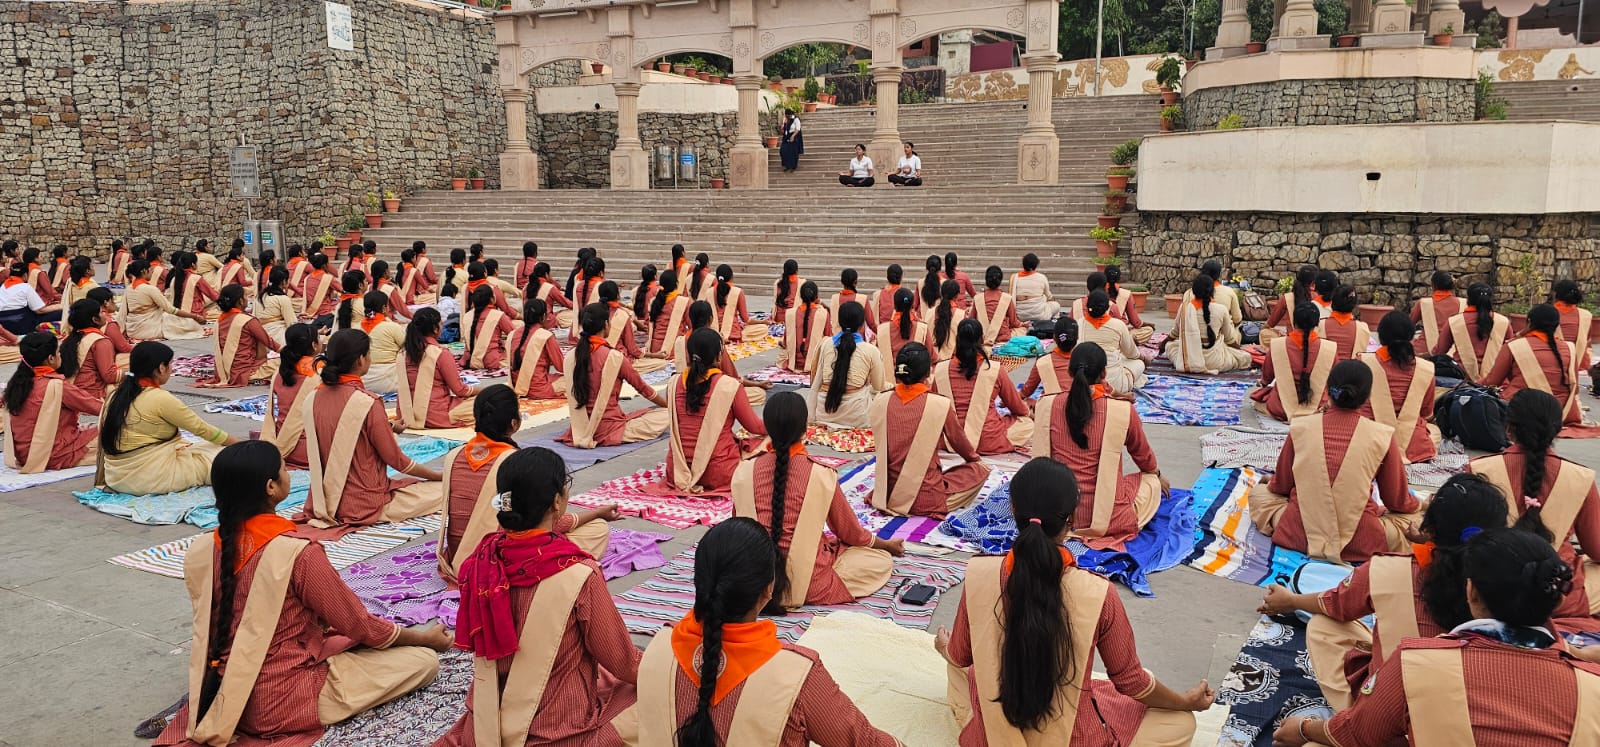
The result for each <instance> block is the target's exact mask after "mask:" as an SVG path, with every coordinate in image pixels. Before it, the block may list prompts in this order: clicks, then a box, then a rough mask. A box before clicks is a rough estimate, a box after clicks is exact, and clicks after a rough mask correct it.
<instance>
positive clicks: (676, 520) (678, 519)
mask: <svg viewBox="0 0 1600 747" xmlns="http://www.w3.org/2000/svg"><path fill="white" fill-rule="evenodd" d="M812 458H813V459H815V460H817V461H818V462H820V463H822V464H826V465H828V466H830V467H834V468H838V467H839V466H840V465H843V464H848V463H849V460H847V459H839V458H836V457H821V456H814V457H812ZM666 475H667V465H666V464H664V463H663V464H658V465H656V466H654V467H649V468H646V469H641V470H639V471H638V472H635V473H633V474H631V475H627V476H624V477H619V478H616V479H615V480H609V481H607V482H604V483H602V484H600V485H599V486H597V487H595V488H594V489H593V490H590V491H588V492H587V493H583V494H581V495H575V496H572V498H571V502H572V505H574V506H582V507H584V508H599V507H601V506H607V505H612V504H615V505H616V507H617V510H618V511H620V512H622V515H624V516H637V517H639V518H641V519H644V520H646V521H653V522H655V523H657V524H661V525H662V526H668V527H672V528H673V529H688V528H689V527H692V526H695V525H698V524H704V525H706V526H715V525H716V524H718V523H720V522H722V521H723V520H724V519H727V518H728V517H730V516H732V515H733V501H732V500H729V499H727V498H699V497H695V496H673V495H659V494H657V493H653V492H650V491H649V490H648V489H647V488H648V486H650V485H654V484H656V483H658V482H661V481H662V480H663V479H665V478H666Z"/></svg>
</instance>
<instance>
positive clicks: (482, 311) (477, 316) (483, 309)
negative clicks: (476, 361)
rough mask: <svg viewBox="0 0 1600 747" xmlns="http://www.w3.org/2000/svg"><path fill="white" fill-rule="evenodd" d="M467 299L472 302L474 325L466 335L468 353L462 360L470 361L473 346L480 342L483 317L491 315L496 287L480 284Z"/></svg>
mask: <svg viewBox="0 0 1600 747" xmlns="http://www.w3.org/2000/svg"><path fill="white" fill-rule="evenodd" d="M467 301H468V303H471V304H472V326H471V328H470V329H469V330H468V334H466V335H464V336H465V337H466V338H467V339H466V340H465V341H464V342H466V344H467V346H466V354H465V355H463V356H462V361H464V362H467V363H470V362H471V361H472V352H473V348H474V347H475V346H476V345H477V344H478V330H479V328H481V327H483V318H484V317H486V316H488V315H489V314H488V310H489V306H490V304H493V303H494V289H492V288H490V287H489V286H487V285H480V286H478V288H477V290H474V291H473V292H472V294H471V295H469V296H468V297H467Z"/></svg>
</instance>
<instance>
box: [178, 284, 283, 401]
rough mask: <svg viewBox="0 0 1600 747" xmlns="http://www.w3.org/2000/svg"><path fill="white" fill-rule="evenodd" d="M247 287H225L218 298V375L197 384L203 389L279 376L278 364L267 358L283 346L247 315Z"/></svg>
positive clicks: (232, 385) (236, 384)
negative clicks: (269, 353)
mask: <svg viewBox="0 0 1600 747" xmlns="http://www.w3.org/2000/svg"><path fill="white" fill-rule="evenodd" d="M244 307H245V297H244V287H243V286H239V285H227V286H223V288H222V292H221V293H218V294H217V309H218V310H219V311H221V312H222V314H221V315H220V316H218V317H217V334H216V338H215V342H216V371H215V373H213V374H212V375H211V377H210V378H208V379H201V380H200V381H197V382H195V386H201V387H240V386H248V385H249V384H250V382H252V381H264V380H267V379H270V378H272V375H273V374H275V373H277V372H278V360H277V359H276V358H269V357H267V352H268V351H272V352H274V353H276V352H278V351H279V350H280V349H282V347H283V346H282V345H279V344H278V341H277V340H274V339H272V336H271V335H269V334H267V330H266V328H265V327H263V326H261V322H260V321H259V320H257V319H256V318H255V317H253V316H251V315H249V314H247V313H245V310H244Z"/></svg>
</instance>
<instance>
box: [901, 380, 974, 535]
mask: <svg viewBox="0 0 1600 747" xmlns="http://www.w3.org/2000/svg"><path fill="white" fill-rule="evenodd" d="M937 396H940V395H937V394H924V395H922V396H920V397H917V398H915V399H912V400H911V401H910V402H901V401H900V397H899V396H898V395H897V394H893V395H891V396H890V397H889V412H888V419H889V422H888V430H889V432H888V434H878V438H885V437H887V438H888V439H889V463H888V464H887V465H885V466H884V469H886V470H887V474H888V475H889V482H888V484H886V485H885V484H879V485H876V486H875V487H874V488H873V489H874V490H891V489H892V486H894V485H896V484H898V483H899V482H900V479H901V475H900V470H901V469H902V468H903V467H905V463H906V456H907V455H908V453H909V452H910V451H911V441H912V439H913V438H915V437H916V433H917V427H918V426H919V425H921V423H922V410H923V408H924V407H926V406H927V403H928V398H929V397H937ZM956 413H957V409H956V408H954V407H952V408H950V413H949V414H948V415H947V416H945V420H944V434H943V436H942V437H941V439H940V445H941V448H940V449H939V450H936V451H934V454H933V459H932V460H931V461H930V462H929V463H928V471H927V472H926V473H924V474H923V475H922V478H921V480H919V482H921V483H922V489H921V490H919V491H917V498H916V500H915V501H914V502H913V503H912V504H911V511H910V513H911V514H912V515H914V516H934V517H943V516H944V515H945V511H946V509H947V508H948V507H949V505H950V501H949V498H950V496H952V495H955V494H957V493H964V492H967V491H970V490H972V489H973V488H976V487H978V486H980V485H982V484H983V483H984V481H985V480H987V479H989V471H988V469H987V468H986V467H985V466H984V465H983V463H982V462H980V461H978V452H977V450H976V449H974V448H973V447H972V442H970V441H968V440H967V434H966V432H965V431H963V430H962V428H961V421H960V420H957V419H956ZM941 452H953V453H955V454H956V455H957V456H960V457H961V458H962V459H965V460H966V461H964V462H962V463H960V464H957V465H954V466H952V467H950V468H949V469H941V466H940V464H939V457H940V455H941ZM912 479H916V478H915V476H913V477H912Z"/></svg>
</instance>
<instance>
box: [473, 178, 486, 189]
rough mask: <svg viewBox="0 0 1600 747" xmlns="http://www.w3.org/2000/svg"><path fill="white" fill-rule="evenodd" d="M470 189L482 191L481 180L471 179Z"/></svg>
mask: <svg viewBox="0 0 1600 747" xmlns="http://www.w3.org/2000/svg"><path fill="white" fill-rule="evenodd" d="M472 188H473V189H483V179H473V180H472Z"/></svg>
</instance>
